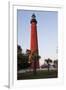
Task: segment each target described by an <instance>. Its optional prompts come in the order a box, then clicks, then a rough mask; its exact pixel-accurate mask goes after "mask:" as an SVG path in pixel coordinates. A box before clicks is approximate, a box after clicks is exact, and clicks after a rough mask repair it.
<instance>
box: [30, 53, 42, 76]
mask: <svg viewBox="0 0 66 90" xmlns="http://www.w3.org/2000/svg"><path fill="white" fill-rule="evenodd" d="M39 58H40V56H39V55H38V53H37V52H35V51H34V52H32V53H31V55H30V58H29V59H30V61H34V67H33V73H34V74H35V75H36V71H37V70H36V69H37V67H36V62H37V60H38V59H39Z"/></svg>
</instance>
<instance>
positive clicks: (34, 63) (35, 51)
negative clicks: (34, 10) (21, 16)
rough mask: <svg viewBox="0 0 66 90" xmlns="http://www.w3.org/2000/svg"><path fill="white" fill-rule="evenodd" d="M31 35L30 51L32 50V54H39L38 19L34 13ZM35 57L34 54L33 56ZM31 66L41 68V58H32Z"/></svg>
mask: <svg viewBox="0 0 66 90" xmlns="http://www.w3.org/2000/svg"><path fill="white" fill-rule="evenodd" d="M30 24H31V36H30V51H31V56H32V55H34V54H37V55H38V56H39V52H38V35H37V20H36V16H35V14H32V17H31V21H30ZM32 57H33V56H32ZM31 63H32V64H31V67H32V68H33V67H34V66H36V68H39V59H38V58H37V60H35V58H34V59H32V60H31Z"/></svg>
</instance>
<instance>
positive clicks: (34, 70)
mask: <svg viewBox="0 0 66 90" xmlns="http://www.w3.org/2000/svg"><path fill="white" fill-rule="evenodd" d="M33 72H34V75H36V60H34V69H33Z"/></svg>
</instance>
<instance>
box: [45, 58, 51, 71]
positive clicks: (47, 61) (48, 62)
mask: <svg viewBox="0 0 66 90" xmlns="http://www.w3.org/2000/svg"><path fill="white" fill-rule="evenodd" d="M45 62H46V63H47V65H48V72H49V70H50V63H52V60H51V59H50V58H48V59H45Z"/></svg>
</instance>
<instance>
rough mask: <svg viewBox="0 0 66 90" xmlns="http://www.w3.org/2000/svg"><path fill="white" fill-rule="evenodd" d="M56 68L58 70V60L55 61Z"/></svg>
mask: <svg viewBox="0 0 66 90" xmlns="http://www.w3.org/2000/svg"><path fill="white" fill-rule="evenodd" d="M54 67H55V68H56V69H58V60H54Z"/></svg>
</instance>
